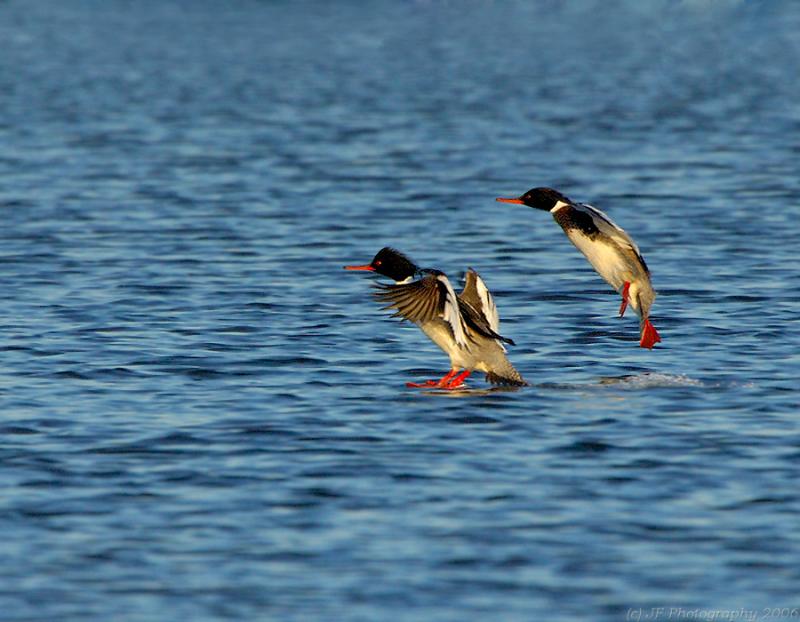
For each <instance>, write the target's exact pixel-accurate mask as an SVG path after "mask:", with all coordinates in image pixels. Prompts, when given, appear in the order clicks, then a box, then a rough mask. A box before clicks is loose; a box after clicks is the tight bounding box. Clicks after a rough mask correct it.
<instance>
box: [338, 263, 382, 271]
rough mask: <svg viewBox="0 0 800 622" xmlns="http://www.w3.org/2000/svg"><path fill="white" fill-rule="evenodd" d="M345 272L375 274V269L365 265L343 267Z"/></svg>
mask: <svg viewBox="0 0 800 622" xmlns="http://www.w3.org/2000/svg"><path fill="white" fill-rule="evenodd" d="M344 269H345V270H364V271H366V272H375V268H373V267H372V266H371V265H369V264H367V265H366V266H345V267H344Z"/></svg>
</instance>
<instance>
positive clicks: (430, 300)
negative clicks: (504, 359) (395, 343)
mask: <svg viewBox="0 0 800 622" xmlns="http://www.w3.org/2000/svg"><path fill="white" fill-rule="evenodd" d="M376 287H377V288H378V291H377V292H375V297H376V298H377V299H378V300H380V301H382V302H386V303H388V304H387V306H386V307H384V308H385V309H394V310H395V313H394V317H400V318H402V319H404V320H408V321H409V322H414V323H415V324H425V323H427V322H431V321H434V320H437V319H439V320H443V321H444V322H446V323H447V324H448V326H449V327H450V331H451V332H452V334H453V339H454V340H455V342H456V344H457V345H459V346H461V347H464V348H467V349H468V348H469V342H468V340H467V329H466V326H465V324H464V320H463V318H462V316H461V313H460V308H459V300H458V297H457V296H456V293H455V291H454V290H453V286H452V285H450V281H449V280H448V279H447V277H446V276H445V275H444V274H442V273H438V274H430V275H428V276H425V277H423V278H421V279H419V280H418V281H412V282H411V283H404V284H395V285H377V286H376Z"/></svg>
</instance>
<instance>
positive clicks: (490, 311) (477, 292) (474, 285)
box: [459, 268, 514, 351]
mask: <svg viewBox="0 0 800 622" xmlns="http://www.w3.org/2000/svg"><path fill="white" fill-rule="evenodd" d="M459 298H460V299H461V300H462V302H464V303H466V304H467V306H469V307H471V308H472V310H473V311H474V312H475V314H474V315H476V316H477V317H476V318H475V323H476V324H478V326H477V330H478V332H480V333H481V334H483V335H484V336H487V337H492V338H494V339H497V340H498V342H500V341H505V342H506V343H510V344H511V345H514V342H513V341H512V340H511V339H508V338H506V337H502V336H501V335H500V334H499V332H500V315H499V314H498V312H497V305H495V303H494V298H492V294H491V293H490V292H489V288H488V287H486V283H484V282H483V279H482V278H481V277H480V275H479V274H478V273H477V272H475V270H473V269H472V268H470V269H469V270H467V274H466V279H465V283H464V290H463V291H462V292H461V295H460V296H459ZM465 316H466V317H470V318H472V314H470V313H469V312H467V313H465ZM500 347H502V348H503V350H504V351H505V347H503V344H502V343H501V344H500Z"/></svg>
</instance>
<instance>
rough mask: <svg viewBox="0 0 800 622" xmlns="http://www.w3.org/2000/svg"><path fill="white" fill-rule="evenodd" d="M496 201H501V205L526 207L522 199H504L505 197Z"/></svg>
mask: <svg viewBox="0 0 800 622" xmlns="http://www.w3.org/2000/svg"><path fill="white" fill-rule="evenodd" d="M495 201H500V203H519V204H520V205H525V204H524V203H523V202H522V200H521V199H504V198H503V197H497V198H496V199H495Z"/></svg>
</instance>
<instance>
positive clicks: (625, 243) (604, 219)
mask: <svg viewBox="0 0 800 622" xmlns="http://www.w3.org/2000/svg"><path fill="white" fill-rule="evenodd" d="M575 209H576V210H579V211H582V212H584V213H586V214H589V215H590V216H591V217H592V221H593V223H594V226H595V227H597V229H598V231H600V233H601V234H603V235H605V236H608V237H609V238H610V239H611V240H613V241H614V243H615V244H617V245H618V246H620V247H621V248H622V249H628V250H631V251H633V253H635V254H636V257H637V258H638V259H639V261H641V262H642V266H644V269H645V271H646V272H647V273H648V274H649V272H650V271H649V270H648V268H647V264H646V263H645V261H644V257H642V253H641V251H640V250H639V247H638V246H637V245H636V242H634V241H633V238H631V236H629V235H628V233H627V232H626V231H625V230H624V229H623V228H622V227H620V226H619V225H618V224H617V223H615V222H614V221H613V220H611V218H609V217H608V215H607V214H606V213H605V212H603V211H602V210H599V209H597V208H596V207H593V206H591V205H589V204H588V203H577V204H575Z"/></svg>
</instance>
